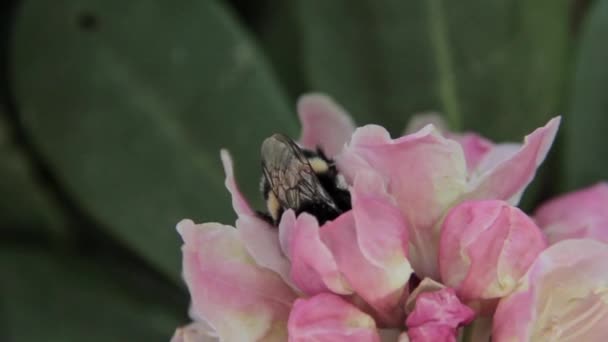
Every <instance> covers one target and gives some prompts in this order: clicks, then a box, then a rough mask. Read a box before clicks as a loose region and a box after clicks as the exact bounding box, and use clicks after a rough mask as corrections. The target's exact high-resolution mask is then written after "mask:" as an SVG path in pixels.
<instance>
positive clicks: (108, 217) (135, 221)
mask: <svg viewBox="0 0 608 342" xmlns="http://www.w3.org/2000/svg"><path fill="white" fill-rule="evenodd" d="M13 41H14V54H13V68H14V70H15V71H14V75H13V76H14V77H13V78H14V85H15V93H16V95H17V100H18V105H19V109H20V110H21V114H22V118H23V122H24V125H25V127H26V129H27V133H28V134H29V135H30V136H31V138H32V139H33V141H34V143H35V145H36V146H37V148H39V149H40V151H41V153H42V154H43V155H44V157H45V158H46V159H47V160H48V163H49V164H50V165H51V167H52V169H53V170H52V171H53V173H54V174H55V175H56V177H57V178H58V179H59V180H60V182H61V183H62V184H64V185H65V186H66V188H67V190H68V192H69V194H70V195H71V196H73V197H74V198H75V199H76V200H77V202H78V203H79V204H80V205H81V206H82V207H83V208H84V210H86V212H87V213H88V214H89V215H91V216H92V217H93V218H94V219H96V220H98V221H99V222H100V223H101V224H102V225H103V226H106V227H107V228H108V229H110V230H111V231H112V232H113V233H114V234H115V235H116V236H118V237H120V238H121V239H123V240H124V241H127V242H128V244H129V245H130V246H132V248H134V249H135V250H137V251H138V252H139V253H141V254H142V255H144V256H145V257H146V258H148V259H149V260H151V261H152V262H153V263H154V264H156V265H160V266H161V267H162V269H163V270H164V271H166V272H169V273H171V274H172V275H173V276H174V277H175V278H177V277H178V275H179V272H180V267H179V262H178V255H179V248H178V246H179V243H178V238H177V234H176V233H175V230H174V226H175V224H176V222H177V221H178V220H180V219H181V218H184V217H190V218H193V219H195V220H197V221H215V220H221V221H224V222H227V223H228V222H232V221H231V218H232V217H233V214H232V213H231V208H230V202H229V200H228V195H227V193H226V191H225V190H224V186H223V173H222V171H221V164H220V162H219V149H220V148H221V147H227V148H229V149H230V150H231V151H232V152H233V154H234V155H235V157H236V163H237V165H236V167H237V173H238V177H239V180H240V183H241V184H242V186H243V187H244V189H245V191H246V193H247V194H249V195H251V196H254V195H256V194H257V186H258V180H259V176H260V170H259V145H260V143H261V141H262V140H263V138H264V137H266V136H268V135H270V134H272V133H274V132H276V131H282V132H285V133H289V134H293V133H294V132H295V128H296V124H295V121H294V116H293V115H292V114H291V113H290V112H291V108H290V106H288V105H287V104H286V101H285V99H284V97H283V94H282V91H281V90H280V89H279V88H278V86H277V84H276V82H275V80H274V78H273V77H272V76H271V75H270V74H269V72H268V67H267V65H266V63H265V62H264V60H262V58H261V56H260V54H259V53H258V51H256V49H255V47H254V46H253V45H252V44H251V42H250V40H249V38H248V36H247V35H246V34H245V33H244V32H243V30H242V29H241V28H240V27H239V26H238V25H237V24H236V23H235V22H234V20H233V18H232V16H231V15H229V13H227V12H226V10H225V9H224V8H222V7H220V6H219V5H218V4H217V3H215V2H213V1H196V0H189V1H179V2H173V1H169V0H163V1H146V0H133V1H119V0H86V1H82V0H60V1H45V0H29V1H25V4H24V6H23V7H22V8H21V11H20V15H19V17H18V20H17V25H16V29H15V36H14V39H13ZM257 196H259V195H257Z"/></svg>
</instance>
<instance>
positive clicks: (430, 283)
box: [405, 278, 445, 314]
mask: <svg viewBox="0 0 608 342" xmlns="http://www.w3.org/2000/svg"><path fill="white" fill-rule="evenodd" d="M443 288H445V285H443V284H442V283H440V282H436V281H434V280H433V279H431V278H424V279H422V281H421V282H420V284H418V286H416V288H415V289H414V291H412V292H411V293H410V295H409V296H408V297H407V300H406V301H405V313H406V314H409V313H410V312H412V311H414V307H415V306H416V299H418V296H419V295H420V294H421V293H425V292H435V291H439V290H441V289H443Z"/></svg>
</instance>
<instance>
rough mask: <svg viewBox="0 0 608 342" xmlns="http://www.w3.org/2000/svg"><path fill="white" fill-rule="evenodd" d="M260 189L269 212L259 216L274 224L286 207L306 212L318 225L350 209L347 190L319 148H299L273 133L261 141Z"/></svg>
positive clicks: (333, 166) (280, 135) (284, 137)
mask: <svg viewBox="0 0 608 342" xmlns="http://www.w3.org/2000/svg"><path fill="white" fill-rule="evenodd" d="M261 155H262V173H263V176H262V181H261V186H260V187H261V191H262V194H263V196H264V200H265V201H266V208H267V210H268V214H262V216H263V217H264V218H265V219H267V220H268V221H269V222H271V223H272V224H274V225H277V224H278V222H279V220H280V219H281V215H282V214H283V212H284V211H285V210H288V209H293V210H294V211H295V213H296V215H298V214H300V213H302V212H307V213H309V214H312V215H314V216H315V217H316V218H317V220H318V221H319V224H323V223H325V222H326V221H329V220H333V219H335V218H336V217H338V216H339V215H340V214H342V213H343V212H345V211H348V210H350V208H351V202H350V193H349V192H348V189H347V187H346V184H345V181H344V178H343V177H342V176H341V175H339V174H338V170H337V169H336V165H335V163H334V161H333V160H331V159H329V158H327V156H325V154H324V153H323V151H322V150H321V149H320V148H317V150H316V151H312V150H307V149H303V148H300V147H299V146H298V145H297V144H296V143H295V142H294V141H293V140H291V139H290V138H288V137H287V136H285V135H282V134H275V135H273V136H271V137H269V138H267V139H266V140H264V142H263V143H262V148H261Z"/></svg>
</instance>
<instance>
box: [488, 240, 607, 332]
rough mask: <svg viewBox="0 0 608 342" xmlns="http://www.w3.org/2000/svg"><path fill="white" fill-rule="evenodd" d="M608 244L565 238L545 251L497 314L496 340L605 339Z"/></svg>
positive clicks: (501, 305) (495, 319)
mask: <svg viewBox="0 0 608 342" xmlns="http://www.w3.org/2000/svg"><path fill="white" fill-rule="evenodd" d="M607 259H608V245H607V244H605V243H602V242H599V241H596V240H592V239H571V240H563V241H560V242H558V243H556V244H554V245H552V246H551V247H549V248H548V249H546V250H545V251H543V253H541V254H540V255H539V257H538V259H537V260H536V261H535V263H534V264H533V265H532V266H531V267H530V269H529V270H528V272H527V273H526V275H525V276H524V278H523V280H522V282H521V283H520V285H519V286H518V288H517V290H516V291H515V292H513V293H512V294H510V295H509V296H507V297H506V298H503V299H502V300H501V301H500V303H499V305H498V308H497V310H496V314H495V315H494V327H493V331H492V341H496V342H503V341H604V340H605V338H606V334H607V333H608V329H607V328H606V327H607V326H608V291H607V290H606V284H608V264H607V263H606V260H607Z"/></svg>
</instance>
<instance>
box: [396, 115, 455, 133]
mask: <svg viewBox="0 0 608 342" xmlns="http://www.w3.org/2000/svg"><path fill="white" fill-rule="evenodd" d="M427 125H433V126H435V127H436V128H437V129H438V130H439V131H441V132H447V131H448V128H447V127H448V125H447V124H446V123H445V120H443V116H442V115H441V114H440V113H437V112H422V113H416V114H414V116H412V118H411V119H410V121H409V122H408V123H407V127H406V128H405V130H404V131H403V135H408V134H412V133H416V132H418V131H419V130H421V129H423V128H424V127H425V126H427Z"/></svg>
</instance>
